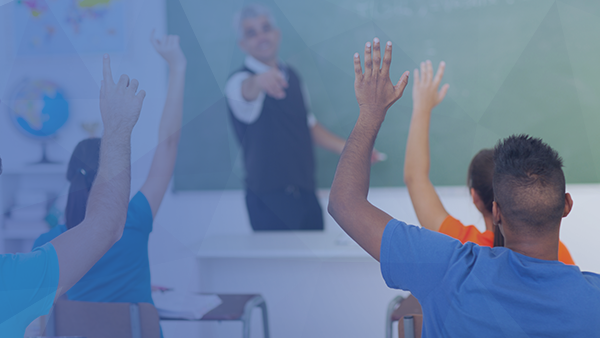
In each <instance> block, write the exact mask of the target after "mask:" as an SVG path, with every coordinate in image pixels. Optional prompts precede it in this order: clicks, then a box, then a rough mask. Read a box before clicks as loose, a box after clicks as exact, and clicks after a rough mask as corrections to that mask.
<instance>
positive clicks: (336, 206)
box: [327, 194, 344, 221]
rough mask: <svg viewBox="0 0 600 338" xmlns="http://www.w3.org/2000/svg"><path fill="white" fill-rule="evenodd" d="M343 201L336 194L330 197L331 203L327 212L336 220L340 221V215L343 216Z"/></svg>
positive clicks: (328, 204)
mask: <svg viewBox="0 0 600 338" xmlns="http://www.w3.org/2000/svg"><path fill="white" fill-rule="evenodd" d="M343 205H344V203H343V201H342V200H341V198H340V197H339V196H337V195H336V194H331V195H330V196H329V203H327V212H328V213H329V214H330V215H331V217H333V219H334V220H336V221H338V219H339V217H340V215H342V214H343V212H342V209H343Z"/></svg>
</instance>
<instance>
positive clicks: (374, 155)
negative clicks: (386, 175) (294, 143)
mask: <svg viewBox="0 0 600 338" xmlns="http://www.w3.org/2000/svg"><path fill="white" fill-rule="evenodd" d="M311 134H312V140H313V142H314V143H315V144H316V145H318V146H320V147H322V148H324V149H327V150H329V151H331V152H333V153H336V154H341V153H342V151H343V150H344V146H345V145H346V140H344V139H343V138H341V137H339V136H337V135H335V134H333V133H332V132H330V131H329V130H327V129H325V127H323V125H321V124H320V123H318V122H317V124H315V125H314V127H312V128H311ZM384 158H385V155H383V154H382V153H380V152H378V151H377V150H375V149H373V151H372V152H371V163H375V162H379V161H382V160H383V159H384Z"/></svg>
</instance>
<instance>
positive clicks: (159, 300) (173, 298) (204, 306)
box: [152, 291, 222, 320]
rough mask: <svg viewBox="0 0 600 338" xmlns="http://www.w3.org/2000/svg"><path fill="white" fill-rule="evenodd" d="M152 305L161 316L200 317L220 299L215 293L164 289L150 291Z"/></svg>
mask: <svg viewBox="0 0 600 338" xmlns="http://www.w3.org/2000/svg"><path fill="white" fill-rule="evenodd" d="M152 299H153V300H154V306H155V307H156V310H157V311H158V315H159V316H160V317H161V318H184V319H190V320H193V319H200V318H202V317H203V316H204V315H205V314H207V313H208V312H210V311H211V310H212V309H214V308H216V307H217V306H219V305H220V304H221V303H222V301H221V298H219V296H217V295H200V294H195V293H191V292H181V291H165V292H161V291H158V292H154V293H152Z"/></svg>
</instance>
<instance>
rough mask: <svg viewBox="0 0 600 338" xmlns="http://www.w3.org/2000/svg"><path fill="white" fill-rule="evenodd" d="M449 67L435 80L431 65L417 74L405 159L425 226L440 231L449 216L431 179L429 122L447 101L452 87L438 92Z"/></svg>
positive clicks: (423, 66)
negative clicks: (439, 107) (434, 109)
mask: <svg viewBox="0 0 600 338" xmlns="http://www.w3.org/2000/svg"><path fill="white" fill-rule="evenodd" d="M444 68H445V64H444V63H443V62H442V63H441V64H440V67H439V69H438V72H437V74H436V76H435V78H434V77H433V68H432V66H431V62H430V61H427V62H426V63H421V74H420V75H421V76H419V71H418V70H416V69H415V72H414V87H413V101H414V103H413V115H412V120H411V123H410V130H409V132H408V142H407V143H406V156H405V159H404V183H406V187H407V188H408V193H409V195H410V198H411V200H412V204H413V207H414V208H415V212H416V214H417V218H418V219H419V223H421V226H423V227H425V228H427V229H429V230H434V231H438V230H439V229H440V226H441V225H442V223H443V222H444V219H446V217H448V212H447V211H446V209H444V206H443V205H442V201H441V200H440V198H439V196H438V194H437V192H436V191H435V188H434V187H433V184H432V183H431V181H430V180H429V165H430V156H429V122H430V120H431V110H432V109H433V108H434V107H435V106H436V105H438V104H439V103H440V102H442V100H443V99H444V96H445V95H446V92H447V91H448V85H444V86H443V87H442V89H441V90H440V91H439V92H438V88H439V86H440V82H441V80H442V76H443V75H444Z"/></svg>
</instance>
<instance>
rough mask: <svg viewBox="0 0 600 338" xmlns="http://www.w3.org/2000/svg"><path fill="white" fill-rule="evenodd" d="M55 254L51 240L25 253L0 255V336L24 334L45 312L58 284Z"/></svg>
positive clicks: (51, 301) (7, 337) (9, 337)
mask: <svg viewBox="0 0 600 338" xmlns="http://www.w3.org/2000/svg"><path fill="white" fill-rule="evenodd" d="M58 276H59V269H58V256H57V255H56V251H55V250H54V246H53V245H52V244H51V243H48V244H46V245H43V246H41V247H39V248H37V249H35V250H33V251H32V252H30V253H26V254H16V255H12V254H7V255H0V336H1V337H3V338H4V337H6V338H13V337H19V338H22V337H23V336H24V335H25V329H26V328H27V326H28V325H29V324H30V323H31V322H32V321H33V320H34V319H36V318H37V317H39V316H43V315H46V314H48V312H49V311H50V309H51V308H52V304H53V303H54V298H55V296H56V290H57V288H58Z"/></svg>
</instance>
